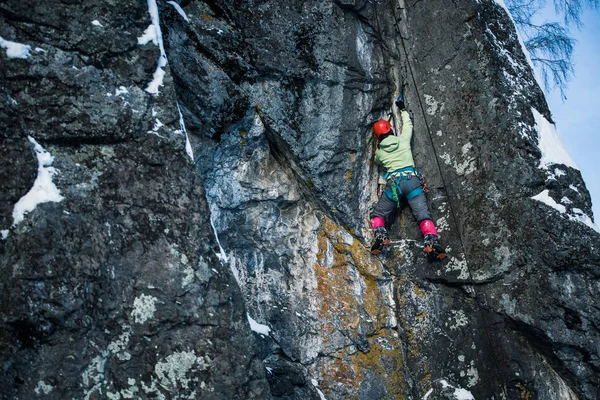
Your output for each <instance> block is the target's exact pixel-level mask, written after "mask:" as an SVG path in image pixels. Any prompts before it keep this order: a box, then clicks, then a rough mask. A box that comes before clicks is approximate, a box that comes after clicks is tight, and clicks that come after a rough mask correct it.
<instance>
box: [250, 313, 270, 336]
mask: <svg viewBox="0 0 600 400" xmlns="http://www.w3.org/2000/svg"><path fill="white" fill-rule="evenodd" d="M246 316H247V317H248V322H249V323H250V329H252V331H254V332H256V333H259V334H261V335H265V336H268V335H269V332H271V328H269V327H268V326H267V325H263V324H259V323H258V322H256V321H255V320H254V319H252V317H251V316H250V314H248V313H246Z"/></svg>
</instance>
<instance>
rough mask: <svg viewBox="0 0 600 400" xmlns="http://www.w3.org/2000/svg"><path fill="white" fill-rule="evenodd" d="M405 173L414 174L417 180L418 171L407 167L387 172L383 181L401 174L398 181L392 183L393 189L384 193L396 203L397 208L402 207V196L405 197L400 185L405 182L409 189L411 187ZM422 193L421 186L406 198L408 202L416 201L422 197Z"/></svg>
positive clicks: (397, 178)
mask: <svg viewBox="0 0 600 400" xmlns="http://www.w3.org/2000/svg"><path fill="white" fill-rule="evenodd" d="M403 172H410V173H412V174H414V176H415V178H417V174H416V170H415V168H414V167H406V168H402V169H398V170H396V171H392V172H387V173H386V174H385V175H384V176H383V179H387V178H389V177H390V175H392V174H397V173H398V174H399V175H398V177H396V179H394V180H393V181H392V184H391V187H392V189H391V190H390V189H386V190H385V192H384V193H385V195H386V196H387V198H388V199H390V200H392V201H394V202H395V203H396V206H397V207H400V200H402V196H403V195H402V189H401V188H400V183H401V182H402V181H403V180H405V181H406V184H407V185H409V187H410V183H408V179H407V178H406V175H404V174H403ZM417 179H418V178H417ZM421 193H423V188H422V187H421V186H419V187H417V188H414V189H413V190H411V191H410V192H409V193H408V194H407V195H406V196H405V197H406V199H407V200H411V199H414V198H415V197H417V196H418V195H420V194H421Z"/></svg>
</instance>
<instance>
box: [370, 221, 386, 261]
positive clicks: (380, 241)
mask: <svg viewBox="0 0 600 400" xmlns="http://www.w3.org/2000/svg"><path fill="white" fill-rule="evenodd" d="M373 234H374V235H375V241H374V242H373V246H371V253H372V254H374V255H377V254H379V253H381V250H383V248H384V247H385V246H387V245H388V244H390V238H389V237H388V233H387V230H386V229H385V228H384V227H383V226H380V227H379V228H375V229H374V230H373Z"/></svg>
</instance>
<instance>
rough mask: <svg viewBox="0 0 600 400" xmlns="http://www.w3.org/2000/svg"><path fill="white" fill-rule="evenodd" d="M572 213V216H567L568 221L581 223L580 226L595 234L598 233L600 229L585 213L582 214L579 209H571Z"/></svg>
mask: <svg viewBox="0 0 600 400" xmlns="http://www.w3.org/2000/svg"><path fill="white" fill-rule="evenodd" d="M572 211H573V214H569V219H570V220H571V221H577V222H581V223H582V224H584V225H587V226H588V227H590V228H592V229H593V230H595V231H596V232H598V233H600V227H598V225H596V224H595V223H594V221H592V219H591V218H590V217H589V216H588V215H587V214H586V213H584V212H583V210H581V209H579V208H573V210H572Z"/></svg>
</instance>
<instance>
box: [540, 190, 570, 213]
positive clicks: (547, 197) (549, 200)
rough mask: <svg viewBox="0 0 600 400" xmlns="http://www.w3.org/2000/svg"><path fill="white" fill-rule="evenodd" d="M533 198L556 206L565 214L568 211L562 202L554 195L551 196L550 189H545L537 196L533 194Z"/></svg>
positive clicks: (553, 206) (556, 208) (555, 207)
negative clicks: (555, 198)
mask: <svg viewBox="0 0 600 400" xmlns="http://www.w3.org/2000/svg"><path fill="white" fill-rule="evenodd" d="M532 199H534V200H537V201H541V202H542V203H544V204H546V205H548V206H550V207H552V208H554V209H555V210H557V211H558V212H560V213H561V214H564V213H565V212H566V211H567V208H566V207H565V206H563V205H562V204H558V203H557V202H556V201H554V199H553V198H552V197H550V191H549V190H548V189H546V190H544V191H543V192H542V193H540V194H538V195H537V196H533V197H532Z"/></svg>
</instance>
